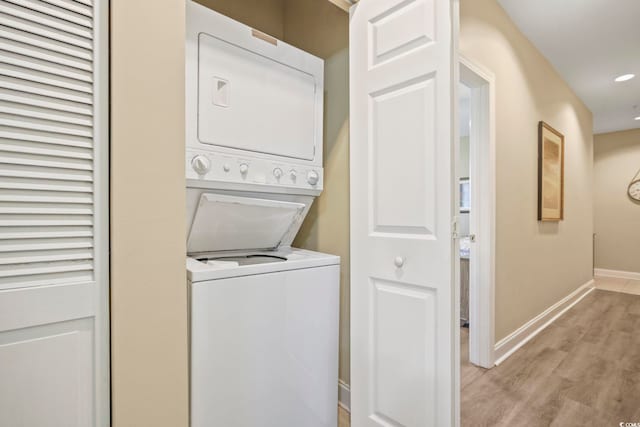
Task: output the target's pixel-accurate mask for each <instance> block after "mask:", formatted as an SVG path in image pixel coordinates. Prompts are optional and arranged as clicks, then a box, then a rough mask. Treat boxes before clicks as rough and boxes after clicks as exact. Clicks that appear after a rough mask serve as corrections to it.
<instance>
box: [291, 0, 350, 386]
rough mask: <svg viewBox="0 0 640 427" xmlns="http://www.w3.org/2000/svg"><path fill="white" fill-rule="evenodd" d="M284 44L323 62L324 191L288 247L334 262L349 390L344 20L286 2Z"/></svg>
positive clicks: (323, 6)
mask: <svg viewBox="0 0 640 427" xmlns="http://www.w3.org/2000/svg"><path fill="white" fill-rule="evenodd" d="M284 16H285V27H284V28H285V41H286V42H287V43H290V44H292V45H294V46H297V47H299V48H301V49H304V50H306V51H307V52H311V53H312V54H314V55H317V56H319V57H321V58H323V59H324V60H325V88H324V91H325V96H324V102H325V105H324V150H323V156H324V191H323V192H322V194H321V195H320V197H318V199H317V200H316V201H315V202H314V204H313V205H312V207H311V210H310V212H309V214H308V216H307V218H306V219H305V222H304V223H303V225H302V228H301V229H300V232H299V233H298V236H297V237H296V239H295V241H294V242H293V245H294V246H297V247H301V248H305V249H310V250H315V251H320V252H327V253H330V254H334V255H339V256H340V261H341V262H340V374H339V376H340V379H341V380H342V381H343V382H345V383H347V384H349V381H350V371H349V368H350V359H349V358H350V352H349V343H350V341H349V339H350V335H349V304H350V300H349V295H350V290H349V276H350V269H349V51H348V47H349V15H348V14H347V13H346V12H345V11H343V10H342V9H339V8H338V7H336V6H335V5H333V4H331V3H329V2H328V1H318V0H286V3H285V15H284Z"/></svg>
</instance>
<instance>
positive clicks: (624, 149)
mask: <svg viewBox="0 0 640 427" xmlns="http://www.w3.org/2000/svg"><path fill="white" fill-rule="evenodd" d="M594 162H595V200H594V207H595V232H596V248H595V249H596V268H604V269H607V270H620V271H629V272H635V273H640V203H638V202H635V201H633V200H632V199H631V198H630V197H629V196H628V195H627V188H628V186H629V183H630V182H631V180H632V178H633V177H634V175H635V174H636V173H637V172H638V171H639V169H640V129H635V130H629V131H624V132H614V133H605V134H600V135H596V136H595V150H594ZM638 178H640V176H639V177H638Z"/></svg>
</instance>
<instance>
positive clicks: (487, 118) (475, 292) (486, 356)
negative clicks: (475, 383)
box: [458, 55, 496, 368]
mask: <svg viewBox="0 0 640 427" xmlns="http://www.w3.org/2000/svg"><path fill="white" fill-rule="evenodd" d="M460 81H461V82H462V83H464V84H465V85H466V86H468V87H469V88H471V102H470V107H471V115H470V118H471V123H472V125H471V129H470V138H469V140H470V144H469V148H470V156H469V159H470V165H469V172H470V173H469V175H470V183H471V187H472V188H471V206H472V207H473V208H474V209H472V211H471V215H470V223H469V228H470V231H471V233H473V234H475V235H476V242H475V243H473V244H472V245H471V251H472V253H471V262H470V277H469V324H470V328H469V360H470V361H471V363H473V364H475V365H479V366H482V367H484V368H491V367H493V366H494V361H495V359H494V352H493V350H494V342H495V327H494V323H495V310H494V300H495V246H496V245H495V230H496V171H495V169H496V140H495V76H494V75H493V73H491V72H490V71H488V70H486V69H484V68H483V67H481V66H479V65H478V64H475V63H473V62H472V61H470V60H469V59H468V58H465V57H464V56H463V55H460ZM458 286H459V284H458Z"/></svg>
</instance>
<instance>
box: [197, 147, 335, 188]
mask: <svg viewBox="0 0 640 427" xmlns="http://www.w3.org/2000/svg"><path fill="white" fill-rule="evenodd" d="M185 170H186V175H187V180H189V184H190V185H189V186H192V187H204V188H211V187H216V188H218V187H221V186H222V187H224V185H220V184H224V183H227V184H254V185H265V186H269V187H272V188H273V187H275V188H282V189H283V190H285V189H291V190H294V192H295V190H306V191H304V192H305V193H310V194H315V193H317V194H319V193H320V192H321V191H322V184H323V172H322V168H318V167H309V166H306V165H300V164H295V163H285V162H279V161H273V160H266V159H256V158H252V157H238V156H228V155H224V154H221V153H217V152H212V151H205V150H187V156H186V165H185Z"/></svg>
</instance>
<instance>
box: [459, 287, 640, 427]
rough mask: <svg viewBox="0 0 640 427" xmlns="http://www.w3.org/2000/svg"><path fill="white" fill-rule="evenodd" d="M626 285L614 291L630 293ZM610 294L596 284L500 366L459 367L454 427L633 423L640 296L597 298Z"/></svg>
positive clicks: (639, 381) (639, 367)
mask: <svg viewBox="0 0 640 427" xmlns="http://www.w3.org/2000/svg"><path fill="white" fill-rule="evenodd" d="M628 282H629V281H625V282H624V283H622V284H621V283H618V286H619V288H620V289H625V292H630V291H631V290H635V286H636V284H635V283H628ZM611 286H613V285H612V283H611V281H608V280H598V281H597V282H596V290H594V291H593V292H591V293H590V294H589V295H587V297H585V298H584V299H583V300H582V301H581V302H580V303H578V304H577V305H576V306H574V307H573V308H572V309H571V310H569V311H568V312H567V313H565V314H564V315H563V316H562V317H560V318H559V319H557V320H556V321H555V322H554V323H553V324H551V325H550V326H549V327H548V328H546V329H545V330H544V331H542V332H541V333H540V334H539V335H538V336H536V337H535V338H534V339H533V340H531V341H530V342H529V343H527V344H526V345H525V346H523V347H522V348H521V349H520V350H518V351H517V352H516V353H515V354H514V355H513V356H511V357H510V358H508V359H507V360H506V361H504V362H503V363H502V364H501V365H500V366H497V367H495V368H493V369H490V370H485V369H480V368H477V367H475V366H473V365H470V364H469V363H468V360H464V359H463V360H462V369H461V395H462V396H461V425H462V426H463V427H471V426H473V427H476V426H518V427H519V426H562V427H571V426H594V427H595V426H597V427H603V426H618V425H620V423H621V422H636V423H637V422H640V295H633V294H631V293H620V292H611V291H605V290H602V289H604V288H608V289H611ZM637 286H638V293H639V294H640V283H639V284H637ZM634 293H635V292H634ZM463 332H464V331H463ZM461 336H462V340H463V342H462V345H461V350H464V349H465V345H466V344H465V342H464V341H465V336H466V334H465V333H463V334H461ZM461 353H462V351H461ZM466 353H467V354H468V350H467V351H466ZM463 354H464V353H463Z"/></svg>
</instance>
